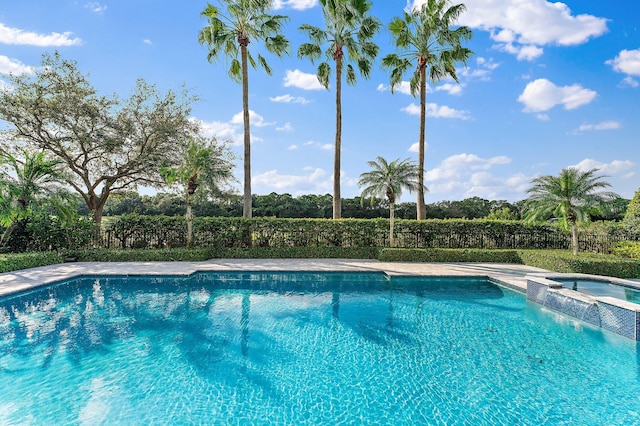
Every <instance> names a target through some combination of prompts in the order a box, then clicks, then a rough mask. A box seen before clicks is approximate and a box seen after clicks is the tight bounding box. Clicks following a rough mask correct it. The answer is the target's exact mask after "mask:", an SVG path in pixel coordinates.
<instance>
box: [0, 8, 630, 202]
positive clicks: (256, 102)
mask: <svg viewBox="0 0 640 426" xmlns="http://www.w3.org/2000/svg"><path fill="white" fill-rule="evenodd" d="M416 1H418V2H419V0H416ZM212 3H213V4H217V3H216V2H215V1H213V2H212ZM464 3H465V5H466V6H467V11H466V12H465V13H464V14H463V15H462V16H461V19H460V23H461V24H464V25H468V26H469V27H470V28H471V29H472V30H473V33H474V37H473V40H471V41H470V42H469V43H467V44H466V46H467V47H469V48H470V49H472V50H473V51H474V52H475V54H474V56H473V57H472V58H471V60H470V61H469V62H468V64H467V67H466V68H465V67H464V66H462V65H461V66H460V68H459V70H458V74H459V77H460V84H456V83H455V82H453V81H442V82H440V83H439V84H438V85H436V86H435V87H434V86H432V87H430V88H429V93H428V94H427V103H428V107H427V110H428V117H427V145H428V148H427V151H426V165H425V166H426V167H425V168H426V177H425V181H426V185H427V187H428V188H429V193H428V194H427V196H426V201H427V203H430V202H435V201H439V200H460V199H464V198H468V197H473V196H478V197H482V198H487V199H495V200H498V199H504V200H508V201H517V200H521V199H524V198H526V194H525V191H526V189H527V188H528V187H529V186H530V183H529V182H530V180H531V179H532V178H534V177H536V176H539V175H547V174H552V175H556V174H557V173H558V172H559V171H560V170H561V169H562V168H564V167H568V166H576V167H580V168H583V169H590V168H599V169H600V170H601V171H602V174H605V175H607V176H609V177H608V178H607V180H608V181H609V182H610V183H611V184H612V186H613V190H614V191H615V192H617V193H618V194H620V195H621V196H623V197H626V198H631V197H632V196H633V193H634V192H635V191H636V189H638V187H639V186H640V179H638V176H640V164H639V163H640V143H639V142H640V141H639V140H638V139H639V137H638V135H640V120H639V119H638V117H640V102H638V96H640V34H639V32H638V20H637V16H638V14H637V12H638V10H637V9H638V6H636V5H635V2H628V1H624V2H619V1H615V2H603V1H601V0H571V1H567V2H566V3H552V2H548V1H545V0H528V1H526V0H467V1H466V2H464ZM0 5H1V7H0V72H1V73H8V72H13V73H24V72H32V70H33V67H37V66H38V65H39V64H40V60H41V55H42V53H44V52H53V51H55V50H58V51H59V52H60V53H61V54H62V55H63V57H64V58H66V59H73V60H76V61H78V65H79V68H80V70H81V71H82V72H83V73H85V74H88V75H89V80H90V81H91V82H92V84H93V85H94V86H95V87H96V88H97V89H98V90H99V91H100V92H101V93H103V94H111V93H117V94H118V95H119V96H121V97H127V96H128V95H129V94H130V92H131V90H132V89H133V87H134V85H135V80H136V79H137V78H139V77H143V78H145V79H146V81H148V82H150V83H154V84H156V85H157V86H158V88H160V89H161V90H168V89H173V90H180V88H181V86H182V85H183V84H184V85H185V86H186V87H188V88H189V89H190V90H191V91H192V93H193V94H195V95H198V96H199V97H200V101H199V102H198V103H196V104H194V106H193V119H194V120H198V121H200V122H201V124H202V127H203V129H205V130H206V132H207V133H208V134H211V135H217V136H218V137H220V138H223V139H229V140H231V141H232V142H233V144H234V146H233V149H234V151H235V152H236V153H237V154H238V156H240V155H241V154H242V147H241V143H242V120H241V110H242V104H241V87H240V85H239V84H237V83H235V82H233V81H231V80H230V79H229V78H228V76H227V74H226V69H227V65H228V64H227V62H226V61H225V60H224V59H222V60H220V61H219V62H217V63H215V64H210V63H209V62H207V60H206V55H207V50H206V48H205V47H203V46H200V45H199V44H198V41H197V34H198V31H199V30H200V29H201V28H202V27H203V26H205V25H206V21H205V20H204V19H203V18H201V16H200V12H201V11H202V10H203V9H204V8H205V7H206V1H200V0H197V1H194V0H188V1H187V0H185V1H180V2H177V1H175V0H101V1H99V2H94V1H85V0H56V1H50V0H21V1H14V0H0ZM413 5H414V2H413V1H409V3H407V0H374V1H373V8H372V12H373V14H374V15H375V16H377V17H378V18H379V19H380V21H381V22H382V23H383V31H382V32H381V33H380V34H378V36H377V38H376V42H377V43H378V44H379V46H380V51H381V56H383V55H386V54H388V53H392V52H394V48H393V46H392V45H391V37H390V35H389V33H388V30H387V24H388V23H389V21H390V20H391V19H392V18H393V17H394V16H399V15H401V14H402V11H403V9H404V8H406V7H412V6H413ZM274 6H275V8H276V9H277V13H279V14H283V15H288V16H289V17H290V20H289V22H288V24H287V26H286V27H285V31H284V32H285V35H286V36H287V37H288V38H289V40H290V41H291V46H292V52H291V55H290V56H289V57H285V58H283V59H279V58H276V57H273V56H270V55H268V54H265V56H266V57H267V59H268V61H269V63H270V65H271V66H272V68H273V75H272V76H267V75H266V74H265V73H264V72H263V71H262V70H251V72H250V83H249V84H250V86H249V90H250V99H249V106H250V109H251V111H252V138H253V143H252V173H253V180H252V189H253V192H254V193H257V194H268V193H270V192H277V193H285V192H288V193H290V194H292V195H294V196H296V195H301V194H309V193H316V194H325V193H331V192H332V170H333V141H334V129H335V123H334V117H335V110H334V108H335V106H334V105H335V104H334V102H335V94H334V92H333V90H332V89H333V88H331V90H329V91H327V90H325V89H323V88H320V86H319V84H318V83H317V80H316V79H315V75H314V73H315V66H313V65H312V64H311V63H310V62H308V61H306V60H300V59H298V58H297V55H296V52H297V48H298V46H299V45H300V44H301V43H303V42H305V41H306V40H305V38H304V35H303V34H302V33H300V31H299V30H298V27H299V26H300V25H301V24H303V23H309V24H313V25H319V26H321V25H322V13H321V10H320V7H319V5H318V2H317V0H276V1H274ZM630 9H634V10H630ZM250 47H251V48H256V47H258V46H257V44H255V45H251V46H250ZM0 81H2V76H1V75H0ZM388 84H389V78H388V74H386V73H385V72H384V71H383V70H381V69H380V67H379V63H378V64H376V66H375V67H374V71H373V73H372V75H371V78H370V79H369V80H364V79H362V78H360V79H359V81H358V84H357V85H356V86H355V87H352V86H347V85H346V84H345V85H343V149H342V178H341V179H342V195H343V197H353V196H356V195H358V194H359V188H358V186H357V179H358V176H359V175H360V174H361V173H363V172H365V171H367V169H368V167H367V161H369V160H373V159H375V158H376V157H377V156H383V157H385V158H387V159H388V160H393V159H396V158H407V157H412V158H415V159H417V152H415V144H416V142H417V139H418V130H419V127H418V126H419V121H418V116H417V115H416V113H417V107H418V99H416V98H413V97H412V96H410V95H409V94H407V93H403V92H405V91H404V90H403V87H402V86H401V87H400V88H399V89H398V90H397V91H396V92H395V94H391V93H390V91H389V90H388ZM235 173H236V176H237V177H238V178H239V179H242V168H241V162H240V161H238V167H237V168H236V171H235ZM413 199H414V196H413V195H409V194H405V195H404V196H403V198H402V200H401V201H413Z"/></svg>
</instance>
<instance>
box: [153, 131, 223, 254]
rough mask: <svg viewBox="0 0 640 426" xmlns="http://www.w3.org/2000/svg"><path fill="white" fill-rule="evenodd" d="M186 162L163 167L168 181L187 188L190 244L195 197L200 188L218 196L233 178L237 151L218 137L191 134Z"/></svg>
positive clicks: (190, 240) (187, 146)
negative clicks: (209, 137)
mask: <svg viewBox="0 0 640 426" xmlns="http://www.w3.org/2000/svg"><path fill="white" fill-rule="evenodd" d="M184 149H185V152H184V154H183V163H182V164H180V165H179V166H178V167H166V168H162V169H161V170H160V173H161V174H162V175H163V176H164V178H165V181H166V182H167V183H170V184H171V183H178V184H180V185H181V186H182V187H184V189H185V192H186V201H187V202H186V204H187V209H186V210H187V211H186V213H185V219H186V220H187V246H188V247H191V242H192V240H193V212H192V210H191V205H192V201H193V197H194V195H195V194H196V191H197V190H198V189H199V188H202V189H203V190H202V191H201V193H205V194H206V195H205V196H208V197H218V196H220V194H222V193H223V186H224V185H225V184H227V183H228V182H229V181H231V180H233V173H232V170H233V154H232V153H231V151H230V150H229V149H228V147H227V146H226V145H225V144H220V143H218V142H217V141H216V139H214V138H211V139H204V138H201V137H190V138H189V139H188V141H187V144H186V146H185V147H184Z"/></svg>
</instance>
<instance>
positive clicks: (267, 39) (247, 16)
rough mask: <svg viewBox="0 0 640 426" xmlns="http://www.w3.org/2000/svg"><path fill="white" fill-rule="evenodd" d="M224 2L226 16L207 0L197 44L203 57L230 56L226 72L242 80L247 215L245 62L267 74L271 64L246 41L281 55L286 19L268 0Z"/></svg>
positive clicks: (247, 211) (246, 210)
mask: <svg viewBox="0 0 640 426" xmlns="http://www.w3.org/2000/svg"><path fill="white" fill-rule="evenodd" d="M220 3H222V4H224V5H226V9H227V12H228V16H225V15H223V14H221V13H220V11H219V10H218V8H217V7H215V6H212V5H211V4H208V5H207V7H206V8H205V10H204V11H203V12H202V16H204V17H206V18H207V23H208V25H207V26H206V27H205V28H202V29H201V30H200V32H199V34H198V40H199V42H200V44H204V45H207V47H208V48H209V54H208V55H207V59H208V60H209V62H214V61H215V60H216V59H217V58H218V56H225V57H228V58H231V64H230V66H229V71H228V74H229V76H230V77H231V79H233V80H234V81H236V82H239V83H242V116H243V120H244V159H243V161H244V190H243V200H244V203H243V210H242V216H243V217H245V218H250V217H251V126H250V122H249V64H250V65H251V66H252V67H253V68H256V67H257V65H258V64H259V65H260V66H261V67H262V68H263V69H264V70H265V71H266V73H267V74H268V75H271V68H270V67H269V64H267V61H266V59H265V58H264V57H263V56H262V55H261V54H258V55H257V60H256V58H254V57H253V55H252V54H251V52H249V43H251V42H256V41H262V42H264V45H265V47H266V49H267V50H268V51H269V52H271V53H273V54H275V55H277V56H278V57H281V56H282V55H284V54H285V53H288V52H289V41H288V40H287V39H286V38H285V37H284V35H282V34H280V32H281V31H282V27H283V25H284V24H285V22H286V21H287V20H288V18H287V17H286V16H282V15H271V14H269V13H267V10H268V9H269V8H270V7H271V0H220Z"/></svg>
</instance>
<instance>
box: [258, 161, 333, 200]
mask: <svg viewBox="0 0 640 426" xmlns="http://www.w3.org/2000/svg"><path fill="white" fill-rule="evenodd" d="M303 172H306V173H303V174H299V175H293V174H281V173H280V172H278V170H277V169H273V170H269V171H267V172H264V173H260V174H257V175H255V176H254V177H253V178H252V179H251V185H253V186H254V187H263V188H264V190H263V191H262V192H265V193H269V192H278V193H283V192H287V193H290V194H292V195H293V196H297V195H302V194H311V193H325V192H327V191H330V190H331V188H332V181H331V176H327V172H326V171H325V170H323V169H321V168H311V167H306V168H304V169H303Z"/></svg>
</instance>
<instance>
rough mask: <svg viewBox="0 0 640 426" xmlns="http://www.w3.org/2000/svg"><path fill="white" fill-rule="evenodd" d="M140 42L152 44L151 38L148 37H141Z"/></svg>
mask: <svg viewBox="0 0 640 426" xmlns="http://www.w3.org/2000/svg"><path fill="white" fill-rule="evenodd" d="M142 42H143V43H144V44H153V42H152V41H151V40H149V39H148V38H145V39H143V40H142Z"/></svg>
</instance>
